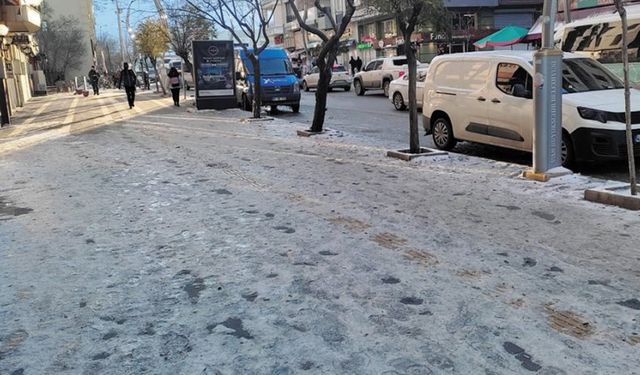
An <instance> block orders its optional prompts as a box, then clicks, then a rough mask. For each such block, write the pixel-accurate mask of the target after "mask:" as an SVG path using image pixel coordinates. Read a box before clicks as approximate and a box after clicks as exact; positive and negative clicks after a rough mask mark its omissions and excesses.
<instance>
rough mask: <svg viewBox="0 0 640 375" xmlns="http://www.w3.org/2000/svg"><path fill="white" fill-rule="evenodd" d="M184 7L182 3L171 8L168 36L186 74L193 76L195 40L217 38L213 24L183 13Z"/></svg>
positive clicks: (204, 19)
mask: <svg viewBox="0 0 640 375" xmlns="http://www.w3.org/2000/svg"><path fill="white" fill-rule="evenodd" d="M180 5H182V7H180ZM184 5H185V4H184V2H183V1H180V2H179V3H177V4H174V5H173V6H171V7H169V17H168V19H169V35H168V36H169V40H170V45H171V49H172V50H173V52H175V54H176V55H178V56H180V57H181V58H182V59H183V60H184V62H185V69H184V72H190V73H191V74H192V75H193V63H192V61H191V58H192V56H191V48H192V43H193V41H194V40H207V39H210V38H212V37H215V30H214V28H213V25H212V23H211V22H210V21H209V20H207V19H206V18H202V17H194V16H193V15H192V14H190V13H186V12H184V11H182V9H181V8H184ZM186 6H187V7H188V6H189V5H186ZM184 72H183V73H184ZM194 80H195V78H194Z"/></svg>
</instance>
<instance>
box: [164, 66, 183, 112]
mask: <svg viewBox="0 0 640 375" xmlns="http://www.w3.org/2000/svg"><path fill="white" fill-rule="evenodd" d="M167 76H168V77H169V87H170V88H171V96H173V105H175V106H176V107H180V72H178V69H176V68H175V67H171V69H169V73H167Z"/></svg>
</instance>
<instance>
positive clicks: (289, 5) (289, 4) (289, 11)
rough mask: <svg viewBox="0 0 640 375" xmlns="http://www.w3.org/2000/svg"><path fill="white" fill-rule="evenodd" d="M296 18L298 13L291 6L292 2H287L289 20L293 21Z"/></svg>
mask: <svg viewBox="0 0 640 375" xmlns="http://www.w3.org/2000/svg"><path fill="white" fill-rule="evenodd" d="M295 20H296V15H295V13H293V8H291V3H287V22H293V21H295Z"/></svg>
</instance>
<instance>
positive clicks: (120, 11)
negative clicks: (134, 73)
mask: <svg viewBox="0 0 640 375" xmlns="http://www.w3.org/2000/svg"><path fill="white" fill-rule="evenodd" d="M115 2H116V14H117V15H118V36H119V37H120V56H122V60H123V61H124V59H125V57H124V55H125V51H124V38H123V36H122V20H121V19H120V13H122V8H120V3H119V2H118V0H115Z"/></svg>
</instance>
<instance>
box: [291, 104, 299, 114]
mask: <svg viewBox="0 0 640 375" xmlns="http://www.w3.org/2000/svg"><path fill="white" fill-rule="evenodd" d="M291 110H292V111H293V113H298V112H300V104H294V105H292V106H291Z"/></svg>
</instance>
